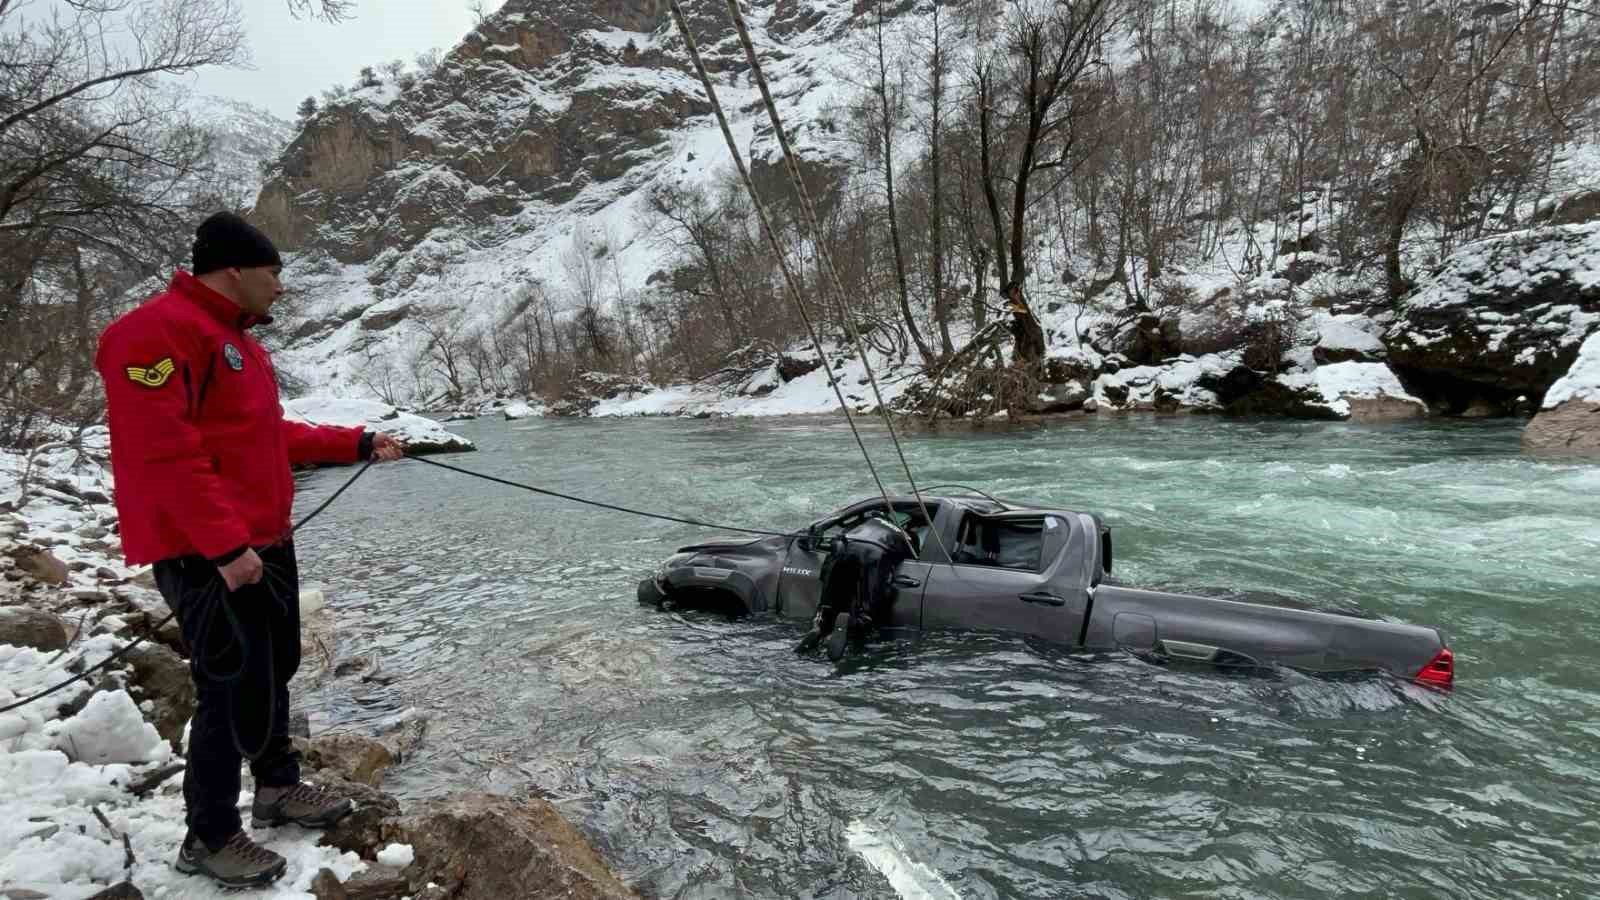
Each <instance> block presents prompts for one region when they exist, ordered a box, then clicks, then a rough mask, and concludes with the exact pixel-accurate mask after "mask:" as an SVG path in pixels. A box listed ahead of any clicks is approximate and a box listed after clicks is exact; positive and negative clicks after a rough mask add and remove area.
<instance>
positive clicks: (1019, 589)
mask: <svg viewBox="0 0 1600 900" xmlns="http://www.w3.org/2000/svg"><path fill="white" fill-rule="evenodd" d="M1071 527H1072V526H1071V524H1070V523H1069V522H1068V520H1067V519H1065V518H1063V517H1061V516H1058V515H1053V514H1049V513H1037V512H1008V513H1001V514H998V515H993V516H986V515H980V514H978V513H975V512H970V511H967V512H964V513H963V518H962V521H961V523H960V525H959V526H958V528H957V532H956V534H957V537H956V541H955V546H954V547H952V548H951V559H952V562H951V563H950V564H948V565H946V564H943V563H940V564H937V565H931V566H929V567H928V577H927V579H926V586H925V587H924V589H923V595H922V626H923V627H924V628H963V629H978V630H983V631H1009V632H1016V633H1019V634H1028V635H1034V636H1037V637H1042V638H1046V639H1048V640H1055V641H1063V642H1067V643H1077V641H1078V635H1079V633H1080V632H1081V631H1082V629H1083V623H1084V616H1085V614H1086V612H1087V608H1088V594H1087V592H1086V591H1085V590H1084V586H1083V585H1082V584H1080V583H1079V581H1078V577H1077V575H1078V573H1077V572H1076V568H1077V567H1075V566H1073V565H1071V560H1070V559H1068V557H1069V556H1070V554H1069V553H1068V552H1067V549H1068V544H1069V541H1068V536H1069V534H1070V531H1071Z"/></svg>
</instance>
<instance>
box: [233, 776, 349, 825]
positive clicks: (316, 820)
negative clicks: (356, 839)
mask: <svg viewBox="0 0 1600 900" xmlns="http://www.w3.org/2000/svg"><path fill="white" fill-rule="evenodd" d="M354 808H355V804H353V803H351V802H350V800H349V799H348V798H342V797H335V796H333V795H332V794H330V793H328V792H327V791H324V790H322V789H320V788H316V787H313V786H311V785H309V784H306V783H305V782H304V781H302V782H300V783H299V784H297V785H294V786H292V787H286V788H270V787H260V788H256V799H255V802H253V803H251V804H250V824H251V825H253V826H255V827H256V828H266V827H268V826H271V825H286V824H288V823H290V822H293V823H294V824H296V825H300V826H303V827H305V828H327V827H328V826H330V825H333V824H334V823H336V822H338V821H339V820H340V819H342V818H344V817H345V816H348V815H350V810H352V809H354Z"/></svg>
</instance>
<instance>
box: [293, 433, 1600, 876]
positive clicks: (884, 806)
mask: <svg viewBox="0 0 1600 900" xmlns="http://www.w3.org/2000/svg"><path fill="white" fill-rule="evenodd" d="M454 424H455V425H456V426H458V430H460V431H461V432H463V433H465V434H467V435H468V436H470V437H472V438H473V439H474V440H476V441H478V442H479V446H480V447H481V448H482V452H480V453H477V454H474V455H469V456H462V457H457V458H456V459H455V460H453V462H455V463H458V464H460V465H463V466H465V467H467V468H473V469H477V470H481V471H484V472H489V473H493V474H495V475H498V476H501V477H505V478H511V479H517V480H522V481H528V482H532V483H535V484H539V485H541V486H544V487H549V488H552V489H555V490H559V491H565V492H569V493H574V494H578V495H583V496H590V497H594V498H596V499H602V500H607V501H610V502H614V503H621V504H626V505H632V506H638V507H643V508H647V509H657V510H662V511H665V512H669V513H672V514H674V515H680V516H688V517H694V518H703V519H708V520H713V521H722V522H727V523H729V524H735V525H739V524H743V525H749V526H752V527H782V528H787V527H793V526H796V525H799V524H802V523H804V522H805V521H807V520H809V519H811V518H814V517H815V516H817V515H820V514H822V513H825V512H827V511H828V510H830V509H832V508H834V507H836V506H839V505H842V504H843V503H845V502H847V501H850V500H853V499H857V498H859V497H863V496H868V495H870V494H872V493H873V492H874V490H875V488H874V487H873V484H872V481H871V479H870V477H868V476H867V474H866V471H865V468H864V467H863V466H862V465H861V463H860V460H859V456H858V455H857V451H856V449H855V447H854V444H853V441H852V440H851V439H850V437H849V433H848V431H846V430H844V429H843V428H842V426H839V425H837V424H833V423H827V422H816V421H810V422H794V421H789V422H778V423H765V422H749V421H744V422H740V421H722V422H692V421H676V420H672V421H629V422H534V423H528V422H518V423H504V422H499V421H489V420H485V421H483V422H474V423H465V424H463V423H454ZM871 437H872V438H873V440H872V442H871V443H870V444H869V446H870V447H871V448H872V449H873V451H874V453H875V457H876V458H877V459H879V460H880V463H879V464H880V469H881V470H882V471H884V472H885V473H886V474H887V473H890V472H891V471H894V470H895V469H893V468H892V467H891V465H890V463H891V462H892V460H893V456H892V455H891V451H890V449H889V448H888V446H887V445H886V443H885V442H884V440H883V439H882V436H881V434H873V435H871ZM907 450H908V453H909V455H910V459H911V463H912V465H913V467H914V471H915V472H916V475H917V478H918V480H919V481H920V482H922V483H925V484H933V483H940V482H945V483H949V482H959V483H964V484H971V485H975V486H978V487H981V488H983V489H984V490H987V491H990V492H991V493H994V494H997V495H999V496H1007V497H1016V498H1025V499H1033V500H1040V501H1049V502H1053V503H1059V504H1062V505H1065V506H1067V507H1069V508H1084V509H1092V510H1095V511H1098V512H1100V513H1102V514H1103V515H1104V516H1105V518H1106V521H1107V522H1108V524H1110V525H1111V527H1112V529H1113V534H1114V538H1115V541H1116V560H1117V572H1116V574H1117V576H1118V578H1119V579H1120V580H1124V581H1127V582H1130V583H1134V584H1142V585H1149V586H1190V587H1201V588H1205V589H1208V590H1215V591H1229V592H1241V593H1245V594H1254V593H1258V592H1259V593H1267V594H1276V595H1282V596H1288V597H1292V598H1296V599H1298V600H1301V601H1304V602H1310V603H1315V604H1318V605H1322V606H1327V607H1330V608H1336V609H1349V610H1355V609H1360V610H1364V611H1366V612H1367V613H1370V614H1374V615H1378V616H1381V617H1385V618H1393V619H1399V620H1406V621H1414V622H1418V623H1422V624H1429V625H1435V626H1438V627H1440V628H1441V629H1442V630H1444V631H1445V633H1446V634H1447V635H1448V636H1449V638H1450V640H1451V642H1452V644H1453V645H1454V648H1455V651H1456V658H1457V663H1458V676H1457V677H1458V682H1457V683H1458V685H1459V688H1458V689H1457V690H1456V692H1455V693H1454V694H1453V695H1450V696H1447V697H1446V696H1440V695H1436V694H1432V693H1430V692H1427V691H1423V690H1420V689H1417V688H1415V687H1413V686H1411V685H1408V684H1403V683H1399V682H1396V681H1393V680H1384V679H1379V680H1366V681H1328V680H1321V679H1314V678H1309V677H1306V676H1303V675H1299V674H1296V673H1293V672H1277V673H1273V674H1271V675H1269V676H1266V677H1260V676H1255V677H1245V676H1233V675H1219V674H1213V673H1210V672H1204V671H1198V670H1185V669H1169V668H1163V667H1160V666H1156V665H1152V664H1149V663H1146V662H1143V661H1140V660H1138V659H1133V658H1131V657H1127V656H1123V655H1115V654H1109V655H1108V654H1094V655H1090V654H1074V653H1070V652H1067V651H1066V650H1065V649H1064V648H1062V647H1059V646H1053V645H1049V644H1045V643H1040V642H1034V641H1030V640H1025V639H1021V638H1014V637H1008V636H998V635H977V634H959V633H940V634H928V635H923V636H921V637H920V638H905V639H900V640H896V641H893V642H888V643H883V644H879V645H875V646H874V647H872V648H871V650H870V652H869V653H868V654H867V655H866V656H865V657H863V658H860V659H855V660H851V661H849V662H848V663H847V664H845V665H844V666H841V667H834V666H831V665H828V664H827V663H826V662H821V661H818V660H815V659H799V658H796V657H795V656H793V655H792V653H791V652H790V647H791V646H792V645H793V643H794V641H795V640H796V638H797V637H798V634H799V630H800V629H799V628H798V626H795V625H792V624H789V623H781V622H770V621H760V620H757V621H738V622H729V621H727V620H725V619H723V618H721V617H718V616H715V615H710V614H703V613H687V614H662V613H658V612H654V611H650V610H646V609H642V608H640V607H638V606H637V605H636V603H635V602H634V599H633V589H634V583H635V581H636V580H637V578H638V577H640V576H641V575H642V574H644V573H646V572H648V571H649V570H650V569H651V568H653V567H654V566H655V565H656V563H658V562H659V561H660V560H661V559H662V558H664V557H665V556H666V555H667V554H668V553H670V552H671V550H672V549H673V548H674V547H676V546H678V545H681V544H684V543H689V542H692V541H694V540H698V539H701V538H703V537H705V536H706V533H705V532H704V531H701V530H697V529H694V528H689V527H686V526H680V525H676V524H673V523H666V522H657V521H650V520H644V519H635V518H631V517H626V516H623V515H620V514H616V513H611V512H604V511H599V510H593V509H589V508H584V507H577V506H573V505H570V504H566V503H564V502H562V501H557V500H553V499H548V498H542V497H538V496H535V495H531V494H527V493H524V492H520V491H513V490H510V489H507V488H504V487H502V486H498V485H494V484H490V483H487V482H483V481H479V480H476V479H470V478H467V477H465V476H461V475H457V474H454V473H450V472H445V471H441V470H437V469H430V468H427V467H424V466H421V465H418V464H412V463H402V464H396V465H392V466H383V467H378V468H375V469H374V470H372V471H371V472H369V473H368V474H367V475H366V476H365V477H364V478H363V480H362V482H361V483H360V484H359V485H357V487H356V488H354V489H353V490H352V491H351V492H350V493H348V494H346V495H345V497H343V498H341V499H340V500H339V501H338V502H337V503H336V504H335V505H334V506H333V507H331V508H330V510H329V511H328V512H327V513H325V514H324V515H323V516H322V517H320V518H319V519H317V520H316V521H315V522H313V523H312V524H311V525H309V526H308V527H307V529H306V532H305V533H304V536H303V537H302V539H301V541H300V545H301V554H302V557H303V560H302V566H303V568H304V569H305V572H306V579H307V581H308V582H316V583H321V584H323V585H325V586H326V587H327V590H328V594H329V598H330V605H331V606H332V607H333V608H334V610H335V612H336V613H337V615H338V618H339V623H340V628H341V640H342V645H341V650H340V653H341V654H342V655H355V654H365V653H373V652H375V653H377V654H378V655H379V658H380V660H381V665H382V667H383V671H384V674H385V675H386V676H393V677H395V679H396V680H394V682H393V683H392V684H388V685H384V684H379V683H377V682H376V681H372V682H365V683H364V682H361V681H360V679H359V678H349V677H347V678H340V679H334V680H331V681H328V682H325V683H324V685H323V686H322V687H320V688H319V689H317V690H316V691H315V692H314V693H313V694H312V696H310V697H308V698H307V699H306V705H307V707H308V708H310V709H311V710H312V712H313V723H314V727H315V728H323V727H330V726H334V725H337V727H340V728H346V727H350V728H365V729H380V728H384V727H387V726H388V725H390V724H392V723H394V722H395V721H397V720H398V719H399V718H400V717H401V716H402V715H403V714H404V711H405V710H407V709H408V708H412V707H414V708H416V710H418V711H420V712H421V713H422V714H423V715H425V716H426V717H427V718H428V719H429V722H430V728H429V731H428V734H427V737H426V739H425V740H424V742H423V743H422V745H421V746H420V748H419V749H418V751H417V752H416V753H415V754H414V755H413V756H412V757H411V758H410V759H409V760H408V761H407V762H406V764H405V765H404V766H402V767H401V768H400V769H399V770H397V771H396V772H395V773H394V774H393V775H392V776H391V780H390V787H391V789H395V790H398V791H399V792H401V793H402V794H404V795H406V796H409V797H412V798H418V797H426V796H432V795H438V794H442V793H446V792H449V791H453V790H458V789H462V788H478V789H489V790H496V791H503V792H508V793H526V792H536V793H539V794H541V795H543V796H547V797H550V798H552V799H553V800H554V802H556V803H557V804H558V806H559V807H560V808H561V809H562V810H563V811H564V812H565V813H566V814H567V815H568V817H569V818H570V819H572V820H573V821H574V822H576V823H578V824H579V825H580V826H581V827H582V828H583V829H584V830H585V831H586V832H587V833H588V834H590V835H591V837H593V838H594V840H595V842H596V844H597V846H598V847H599V848H600V849H601V851H602V853H603V854H604V855H605V856H606V858H607V859H608V861H610V862H611V863H612V864H613V865H614V866H615V867H616V869H617V870H618V871H619V873H620V874H622V875H623V876H624V878H626V879H627V880H628V881H629V882H630V883H631V884H633V885H634V886H636V887H637V888H638V889H639V891H640V892H641V893H642V894H644V895H646V896H662V897H728V896H771V897H895V896H906V897H937V898H944V897H951V896H960V897H1113V898H1120V897H1128V898H1136V897H1191V896H1192V897H1344V896H1351V895H1373V896H1408V897H1434V896H1441V897H1443V896H1448V897H1483V898H1506V897H1529V898H1532V897H1540V898H1547V897H1580V896H1589V895H1591V893H1592V882H1591V876H1592V875H1593V874H1594V873H1595V872H1597V871H1600V816H1597V814H1596V810H1597V809H1600V762H1596V758H1597V757H1596V753H1595V750H1596V748H1597V746H1600V667H1597V666H1596V665H1595V664H1594V662H1593V660H1594V657H1595V649H1596V646H1597V639H1600V613H1597V612H1596V609H1597V607H1596V604H1595V603H1594V599H1595V586H1596V585H1600V514H1597V512H1596V510H1597V506H1600V504H1596V502H1595V498H1596V497H1597V496H1600V467H1595V466H1584V465H1574V464H1554V463H1540V462H1534V461H1531V460H1527V459H1523V458H1521V457H1519V456H1518V455H1517V432H1516V430H1515V428H1514V427H1512V426H1508V425H1499V424H1477V423H1472V424H1460V423H1452V424H1449V425H1409V426H1396V427H1392V428H1373V427H1355V426H1346V425H1338V424H1326V423H1316V424H1301V423H1235V422H1220V421H1214V420H1184V419H1155V418H1143V419H1140V418H1135V419H1126V420H1112V421H1105V422H1100V421H1095V420H1089V421H1080V422H1072V423H1065V424H1063V425H1061V426H1057V427H1051V428H1047V429H1042V430H1030V431H1013V432H998V433H997V432H990V433H976V434H919V435H915V436H911V437H908V438H907ZM343 477H344V475H343V474H341V473H340V472H339V471H337V470H332V471H323V472H318V473H316V474H314V475H311V476H309V477H307V478H305V479H304V480H303V481H302V485H301V491H302V493H301V499H300V505H301V508H302V510H304V509H309V508H310V505H311V504H312V503H314V502H316V501H317V500H318V499H320V498H321V497H324V496H326V495H327V494H328V492H330V491H332V490H333V489H334V488H336V487H337V486H338V484H340V483H341V482H342V480H343Z"/></svg>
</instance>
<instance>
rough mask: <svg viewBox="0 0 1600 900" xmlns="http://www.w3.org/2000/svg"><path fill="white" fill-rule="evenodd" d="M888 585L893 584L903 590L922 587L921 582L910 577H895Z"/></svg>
mask: <svg viewBox="0 0 1600 900" xmlns="http://www.w3.org/2000/svg"><path fill="white" fill-rule="evenodd" d="M890 583H891V584H893V585H894V586H895V587H903V588H914V587H922V582H921V581H918V580H917V579H915V578H912V577H911V576H910V575H896V576H895V577H894V580H893V581H892V582H890Z"/></svg>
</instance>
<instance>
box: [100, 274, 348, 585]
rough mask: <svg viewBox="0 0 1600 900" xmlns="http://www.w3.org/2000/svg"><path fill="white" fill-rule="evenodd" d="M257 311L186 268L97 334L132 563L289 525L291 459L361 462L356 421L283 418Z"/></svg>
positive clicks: (209, 552)
mask: <svg viewBox="0 0 1600 900" xmlns="http://www.w3.org/2000/svg"><path fill="white" fill-rule="evenodd" d="M269 321H271V319H269V318H263V317H258V316H254V315H251V314H249V313H246V312H244V311H243V310H241V309H240V308H239V307H238V306H237V305H235V304H234V303H233V301H231V300H229V299H228V298H226V297H224V296H222V295H221V294H219V293H217V292H216V291H213V290H212V289H211V288H209V287H206V286H205V285H204V284H203V283H201V282H200V280H199V279H197V278H195V277H194V276H192V275H190V274H189V273H187V272H182V271H180V272H178V273H177V274H176V275H174V276H173V278H172V284H171V285H169V286H168V287H167V289H166V290H165V291H163V292H161V293H160V294H157V295H156V296H155V297H153V298H151V299H150V300H148V301H146V302H145V303H144V304H143V305H141V306H139V307H138V308H137V309H134V310H133V311H131V312H129V313H128V314H127V315H124V316H122V317H121V318H119V319H117V320H116V321H115V322H113V323H111V325H110V327H108V328H106V330H105V333H104V334H102V335H100V349H99V352H98V353H97V354H96V355H95V365H96V367H97V368H99V370H100V377H101V378H102V379H104V380H105V386H106V405H107V410H106V415H107V418H108V419H109V420H110V426H111V471H112V475H113V477H114V478H115V480H116V500H117V516H118V518H119V519H120V525H121V534H122V552H123V555H124V556H125V557H127V560H128V564H129V565H139V564H142V563H149V562H155V561H157V560H162V559H170V558H172V557H176V556H185V555H189V554H195V553H198V554H200V555H201V556H205V557H207V558H211V559H215V558H218V557H225V556H227V555H228V554H230V553H232V552H233V551H237V550H241V549H242V548H244V547H246V546H252V547H264V546H266V545H268V544H271V543H272V542H274V541H276V540H277V539H278V538H280V537H282V536H284V535H285V534H287V533H288V531H289V517H290V514H291V511H292V508H293V505H294V478H293V476H292V475H291V473H290V471H289V466H290V464H291V463H302V462H328V463H339V462H355V461H357V458H358V457H359V456H360V455H361V443H362V442H361V436H362V431H363V430H362V429H360V428H339V427H335V426H320V427H313V426H311V425H305V424H301V423H297V422H288V421H285V420H284V418H283V407H282V406H281V405H280V404H279V402H278V382H277V377H276V375H275V374H274V372H273V368H272V361H271V360H270V359H269V358H268V356H267V351H266V350H264V349H263V348H262V347H261V345H260V344H258V343H256V341H255V338H253V337H251V336H250V335H249V334H248V333H247V331H246V329H248V328H249V327H250V326H252V325H255V324H258V323H261V322H269Z"/></svg>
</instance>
